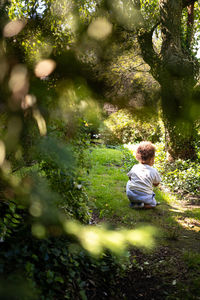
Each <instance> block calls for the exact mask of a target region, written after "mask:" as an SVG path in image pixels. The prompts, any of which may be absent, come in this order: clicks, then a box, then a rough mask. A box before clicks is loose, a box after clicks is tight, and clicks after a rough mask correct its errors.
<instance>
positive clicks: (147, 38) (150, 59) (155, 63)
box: [138, 23, 161, 81]
mask: <svg viewBox="0 0 200 300" xmlns="http://www.w3.org/2000/svg"><path fill="white" fill-rule="evenodd" d="M158 25H159V23H157V24H156V25H154V26H153V28H152V29H151V30H150V31H146V30H145V29H144V28H143V29H140V30H139V31H138V42H139V44H140V49H141V52H142V57H143V59H144V61H145V62H146V63H147V64H148V65H149V66H150V68H151V70H150V72H151V73H152V75H153V77H154V78H155V79H156V80H158V81H159V74H160V71H159V68H160V65H161V62H160V58H159V56H158V54H157V53H156V52H155V50H154V47H153V41H152V36H153V32H154V30H155V28H156V27H157V26H158Z"/></svg>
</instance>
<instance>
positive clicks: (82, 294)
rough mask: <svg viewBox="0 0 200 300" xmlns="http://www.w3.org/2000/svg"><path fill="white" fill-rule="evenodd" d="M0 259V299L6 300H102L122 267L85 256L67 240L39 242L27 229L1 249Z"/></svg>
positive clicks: (111, 260)
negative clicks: (96, 297) (93, 299)
mask: <svg viewBox="0 0 200 300" xmlns="http://www.w3.org/2000/svg"><path fill="white" fill-rule="evenodd" d="M0 257H1V259H0V279H1V284H0V298H1V299H9V300H12V299H20V300H25V299H41V300H51V299H52V300H53V299H58V300H59V299H87V297H88V298H89V299H92V298H93V297H95V295H96V294H97V295H98V296H99V297H100V298H101V299H104V296H105V294H107V295H108V296H109V294H110V291H109V290H108V285H109V286H110V287H111V286H112V285H114V284H115V281H116V278H117V277H118V276H119V275H120V276H122V275H123V271H124V266H125V265H124V263H125V262H124V263H123V264H121V263H120V262H119V258H117V257H115V256H113V255H111V254H109V253H106V254H105V253H104V254H103V255H102V256H101V257H99V258H95V257H91V256H89V255H88V254H87V252H86V251H85V250H83V249H82V248H81V247H80V246H78V245H77V244H75V243H74V241H73V240H72V239H70V238H69V236H63V237H62V236H60V237H53V238H48V239H43V240H40V239H36V238H33V237H32V235H31V232H30V231H29V230H27V229H26V230H25V231H24V230H21V231H18V233H17V234H16V235H15V236H14V237H12V238H10V239H7V241H6V242H4V243H3V244H2V245H1V249H0ZM13 266H14V268H13ZM13 287H14V289H13ZM115 292H116V291H115Z"/></svg>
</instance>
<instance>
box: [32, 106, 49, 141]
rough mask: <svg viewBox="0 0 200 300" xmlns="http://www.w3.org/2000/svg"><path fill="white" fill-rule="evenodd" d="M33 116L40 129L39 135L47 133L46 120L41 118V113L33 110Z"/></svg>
mask: <svg viewBox="0 0 200 300" xmlns="http://www.w3.org/2000/svg"><path fill="white" fill-rule="evenodd" d="M33 117H34V119H35V120H36V122H37V125H38V128H39V131H40V135H41V136H44V135H46V134H47V126H46V122H45V119H44V118H43V116H42V115H41V113H40V111H39V110H38V109H34V110H33Z"/></svg>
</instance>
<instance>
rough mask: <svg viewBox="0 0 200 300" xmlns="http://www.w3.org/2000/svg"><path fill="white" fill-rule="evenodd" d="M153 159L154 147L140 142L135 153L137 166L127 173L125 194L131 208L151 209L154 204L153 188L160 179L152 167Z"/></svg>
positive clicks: (148, 143)
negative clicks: (127, 179)
mask: <svg viewBox="0 0 200 300" xmlns="http://www.w3.org/2000/svg"><path fill="white" fill-rule="evenodd" d="M154 158H155V147H154V145H153V144H152V143H151V142H141V143H140V144H139V146H138V148H137V151H136V159H137V160H138V162H139V163H138V164H136V165H134V166H133V167H132V169H131V170H130V171H129V172H128V174H127V175H128V177H129V181H128V182H127V185H126V194H127V197H128V199H129V200H130V202H131V203H130V207H132V208H140V207H141V208H142V207H144V208H153V207H156V205H158V204H159V203H158V202H156V199H155V194H154V192H153V187H154V186H157V185H159V183H160V181H161V178H160V175H159V174H158V172H157V170H156V169H154V168H153V167H152V166H153V164H154Z"/></svg>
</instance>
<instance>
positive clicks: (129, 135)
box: [101, 109, 163, 144]
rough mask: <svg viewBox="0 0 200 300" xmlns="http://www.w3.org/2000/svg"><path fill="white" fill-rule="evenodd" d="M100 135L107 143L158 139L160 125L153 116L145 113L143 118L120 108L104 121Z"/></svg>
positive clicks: (160, 135)
mask: <svg viewBox="0 0 200 300" xmlns="http://www.w3.org/2000/svg"><path fill="white" fill-rule="evenodd" d="M104 126H105V127H104V128H102V129H101V135H102V137H103V139H104V141H105V143H107V144H118V143H119V144H125V143H135V142H141V141H143V140H149V141H152V142H154V143H155V142H158V141H160V139H161V137H162V134H163V133H162V125H161V123H160V122H158V120H157V119H156V118H155V117H154V118H153V117H151V116H149V117H148V116H147V115H145V119H144V118H143V119H142V118H139V117H138V116H137V115H134V116H133V115H132V114H131V113H130V112H129V111H127V110H125V109H121V110H119V111H117V112H115V113H112V114H111V115H110V116H109V117H108V118H107V119H106V120H105V121H104Z"/></svg>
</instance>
